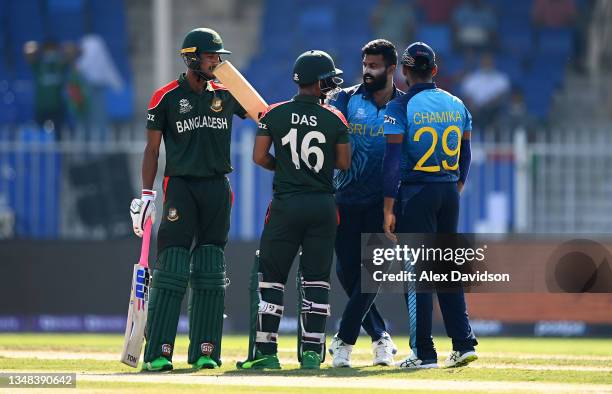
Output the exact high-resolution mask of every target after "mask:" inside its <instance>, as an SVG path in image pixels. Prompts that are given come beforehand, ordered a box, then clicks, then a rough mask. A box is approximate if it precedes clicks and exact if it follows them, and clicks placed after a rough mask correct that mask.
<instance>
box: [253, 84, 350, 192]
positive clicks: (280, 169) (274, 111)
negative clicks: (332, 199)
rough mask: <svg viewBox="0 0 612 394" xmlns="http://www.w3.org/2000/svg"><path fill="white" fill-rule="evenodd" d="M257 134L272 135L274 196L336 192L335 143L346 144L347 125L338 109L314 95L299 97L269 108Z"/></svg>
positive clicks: (261, 120) (260, 122)
mask: <svg viewBox="0 0 612 394" xmlns="http://www.w3.org/2000/svg"><path fill="white" fill-rule="evenodd" d="M257 135H267V136H271V137H272V140H273V142H274V152H275V156H276V170H275V173H274V196H276V197H279V196H288V195H293V194H299V193H312V192H315V193H316V192H319V193H334V186H333V182H332V178H333V175H334V167H335V164H336V144H347V143H348V142H349V140H348V123H347V122H346V119H345V118H344V116H343V115H342V113H341V112H340V111H338V110H336V109H335V108H333V107H331V106H328V105H323V104H320V103H319V98H318V97H314V96H305V95H297V96H295V97H294V98H293V99H292V100H291V101H286V102H283V103H278V104H274V105H272V106H270V107H269V108H268V110H267V111H266V112H265V113H264V115H263V116H262V117H261V119H260V121H259V129H258V131H257Z"/></svg>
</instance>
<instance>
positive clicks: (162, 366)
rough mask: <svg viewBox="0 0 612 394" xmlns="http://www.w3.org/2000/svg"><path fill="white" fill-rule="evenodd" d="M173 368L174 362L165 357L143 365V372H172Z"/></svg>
mask: <svg viewBox="0 0 612 394" xmlns="http://www.w3.org/2000/svg"><path fill="white" fill-rule="evenodd" d="M173 368H174V367H173V366H172V361H170V360H168V359H167V358H166V357H163V356H161V357H158V358H156V359H155V360H153V361H149V362H148V363H144V364H142V371H149V372H161V371H172V369H173Z"/></svg>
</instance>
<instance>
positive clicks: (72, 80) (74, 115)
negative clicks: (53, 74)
mask: <svg viewBox="0 0 612 394" xmlns="http://www.w3.org/2000/svg"><path fill="white" fill-rule="evenodd" d="M64 54H65V56H66V63H67V69H66V83H65V86H64V95H65V98H66V107H67V114H68V123H69V124H70V128H71V129H72V130H76V131H77V132H83V131H84V130H86V129H87V128H88V124H87V123H88V121H89V111H90V107H89V91H88V90H89V89H88V85H87V82H86V81H85V78H84V77H83V74H82V73H81V72H80V71H79V70H78V68H77V60H78V58H79V57H80V55H81V51H80V48H79V47H78V46H77V45H76V44H75V43H73V42H69V43H66V44H64ZM83 137H84V136H83ZM82 139H84V138H82Z"/></svg>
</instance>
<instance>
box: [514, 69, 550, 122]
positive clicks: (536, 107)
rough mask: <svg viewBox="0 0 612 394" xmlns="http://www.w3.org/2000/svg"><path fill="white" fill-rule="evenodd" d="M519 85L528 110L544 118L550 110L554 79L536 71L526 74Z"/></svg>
mask: <svg viewBox="0 0 612 394" xmlns="http://www.w3.org/2000/svg"><path fill="white" fill-rule="evenodd" d="M520 86H521V88H522V90H523V92H524V95H525V102H526V103H527V109H528V110H529V112H530V113H532V114H533V115H535V116H536V117H538V118H540V119H545V118H546V117H547V116H548V114H549V112H550V106H551V103H552V95H553V94H554V92H555V88H556V84H555V82H554V80H552V79H551V78H546V77H545V76H544V73H540V72H536V73H531V74H526V75H525V76H524V78H523V79H521V80H520Z"/></svg>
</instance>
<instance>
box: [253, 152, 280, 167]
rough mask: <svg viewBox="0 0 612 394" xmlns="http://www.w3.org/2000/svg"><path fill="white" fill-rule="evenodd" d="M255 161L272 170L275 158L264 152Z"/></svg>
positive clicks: (274, 165)
mask: <svg viewBox="0 0 612 394" xmlns="http://www.w3.org/2000/svg"><path fill="white" fill-rule="evenodd" d="M255 163H256V164H257V165H258V166H261V167H263V168H265V169H266V170H270V171H274V170H275V169H276V158H275V157H274V156H272V155H271V154H270V153H266V154H265V155H264V156H262V157H259V158H257V159H256V160H255Z"/></svg>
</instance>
